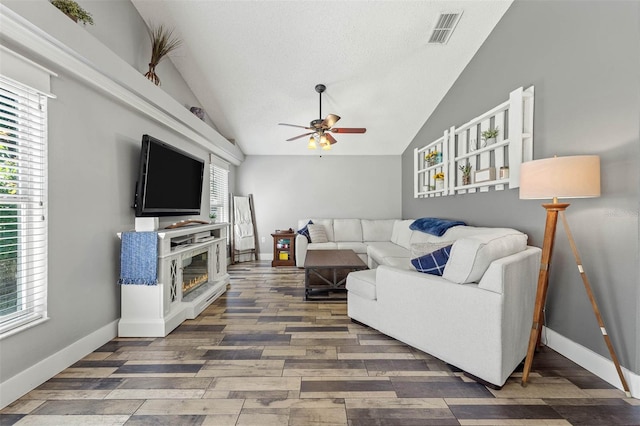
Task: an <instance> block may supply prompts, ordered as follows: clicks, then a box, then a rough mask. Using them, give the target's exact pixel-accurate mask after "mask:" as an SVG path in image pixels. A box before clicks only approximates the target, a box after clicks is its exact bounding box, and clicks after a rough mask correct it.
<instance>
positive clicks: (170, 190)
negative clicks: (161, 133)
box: [134, 135, 204, 217]
mask: <svg viewBox="0 0 640 426" xmlns="http://www.w3.org/2000/svg"><path fill="white" fill-rule="evenodd" d="M203 174H204V161H202V160H200V159H198V158H196V157H193V156H191V155H189V154H187V153H186V152H183V151H181V150H179V149H177V148H175V147H173V146H171V145H168V144H166V143H164V142H162V141H160V140H158V139H156V138H154V137H152V136H149V135H144V136H142V149H141V150H140V168H139V174H138V181H137V183H136V194H135V200H134V208H135V209H136V216H138V217H149V216H181V215H198V214H200V202H201V200H202V179H203Z"/></svg>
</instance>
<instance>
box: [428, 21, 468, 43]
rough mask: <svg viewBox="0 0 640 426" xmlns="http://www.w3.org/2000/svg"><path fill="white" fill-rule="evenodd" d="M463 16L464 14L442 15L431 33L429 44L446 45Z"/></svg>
mask: <svg viewBox="0 0 640 426" xmlns="http://www.w3.org/2000/svg"><path fill="white" fill-rule="evenodd" d="M461 15H462V13H442V14H441V15H440V17H439V18H438V22H437V23H436V26H435V28H434V29H433V32H432V33H431V37H430V38H429V43H430V44H445V43H446V42H447V41H449V37H451V33H453V30H454V29H455V28H456V25H457V24H458V21H459V20H460V16H461Z"/></svg>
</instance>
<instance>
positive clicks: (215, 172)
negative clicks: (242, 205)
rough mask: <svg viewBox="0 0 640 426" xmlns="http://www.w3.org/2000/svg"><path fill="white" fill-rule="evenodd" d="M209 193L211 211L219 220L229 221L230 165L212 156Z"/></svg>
mask: <svg viewBox="0 0 640 426" xmlns="http://www.w3.org/2000/svg"><path fill="white" fill-rule="evenodd" d="M209 194H210V209H211V213H216V220H217V221H218V222H229V167H228V166H227V165H225V164H224V163H222V162H221V161H220V160H217V161H216V158H215V157H213V156H212V157H211V162H210V164H209Z"/></svg>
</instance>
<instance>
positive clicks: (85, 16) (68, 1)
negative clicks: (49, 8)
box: [51, 0, 93, 25]
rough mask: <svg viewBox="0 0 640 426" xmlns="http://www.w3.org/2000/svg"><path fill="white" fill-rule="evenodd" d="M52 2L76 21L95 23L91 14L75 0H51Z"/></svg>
mask: <svg viewBox="0 0 640 426" xmlns="http://www.w3.org/2000/svg"><path fill="white" fill-rule="evenodd" d="M51 4H52V5H54V6H55V7H57V8H58V9H60V11H61V12H62V13H64V14H65V15H67V16H68V17H69V18H71V19H72V20H73V21H74V22H80V23H81V24H85V25H86V24H90V25H93V18H92V17H91V14H90V13H89V12H87V11H86V10H84V9H83V8H82V7H80V5H79V4H78V3H77V2H75V1H74V0H51Z"/></svg>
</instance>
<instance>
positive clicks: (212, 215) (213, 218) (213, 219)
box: [209, 212, 218, 223]
mask: <svg viewBox="0 0 640 426" xmlns="http://www.w3.org/2000/svg"><path fill="white" fill-rule="evenodd" d="M217 217H218V214H217V213H216V212H211V213H209V219H211V223H216V218H217Z"/></svg>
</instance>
